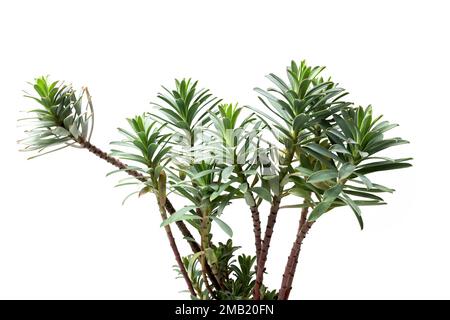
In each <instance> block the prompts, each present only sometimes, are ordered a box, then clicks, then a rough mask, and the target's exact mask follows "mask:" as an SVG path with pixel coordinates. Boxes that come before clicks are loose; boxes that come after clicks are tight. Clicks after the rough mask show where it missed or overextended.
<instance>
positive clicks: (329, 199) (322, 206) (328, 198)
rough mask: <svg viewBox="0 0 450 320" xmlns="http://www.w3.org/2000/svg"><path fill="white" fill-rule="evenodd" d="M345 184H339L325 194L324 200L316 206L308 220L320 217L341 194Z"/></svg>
mask: <svg viewBox="0 0 450 320" xmlns="http://www.w3.org/2000/svg"><path fill="white" fill-rule="evenodd" d="M342 188H343V186H342V185H341V184H337V185H335V186H333V187H331V188H330V189H328V190H327V191H325V193H324V194H323V200H322V201H321V202H320V203H319V204H318V205H316V206H315V208H314V209H313V211H311V214H310V215H309V217H308V221H316V220H317V219H319V217H320V216H321V215H323V214H324V213H325V212H327V211H328V209H329V208H330V206H331V204H332V203H333V201H334V200H335V199H336V198H337V197H338V196H339V194H340V193H341V192H342Z"/></svg>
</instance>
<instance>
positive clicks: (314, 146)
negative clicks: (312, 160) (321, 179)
mask: <svg viewBox="0 0 450 320" xmlns="http://www.w3.org/2000/svg"><path fill="white" fill-rule="evenodd" d="M304 148H306V149H310V150H312V151H314V152H317V153H318V154H320V155H322V156H324V157H327V158H331V159H334V160H336V161H342V160H341V159H340V158H339V157H338V156H337V155H335V154H334V153H332V152H331V151H330V150H328V149H326V148H324V147H322V146H321V145H319V144H317V143H309V144H307V145H306V146H304Z"/></svg>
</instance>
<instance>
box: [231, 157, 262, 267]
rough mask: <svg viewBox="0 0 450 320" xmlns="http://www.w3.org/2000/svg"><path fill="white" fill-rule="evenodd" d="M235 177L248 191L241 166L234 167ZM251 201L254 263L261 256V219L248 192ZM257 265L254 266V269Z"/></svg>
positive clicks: (248, 187) (253, 198)
mask: <svg viewBox="0 0 450 320" xmlns="http://www.w3.org/2000/svg"><path fill="white" fill-rule="evenodd" d="M235 163H237V156H236V155H235ZM236 169H237V175H238V177H239V178H240V180H241V182H242V183H245V184H247V189H248V190H250V185H249V183H248V181H247V178H246V177H245V175H244V173H243V169H242V166H241V165H239V164H238V165H236ZM249 193H250V196H251V199H252V201H253V203H254V205H253V206H250V212H251V213H252V221H253V234H254V236H255V252H256V261H259V257H260V255H261V218H260V215H259V210H258V206H257V205H256V201H255V197H254V196H253V193H252V192H251V191H249ZM257 267H258V264H256V268H257Z"/></svg>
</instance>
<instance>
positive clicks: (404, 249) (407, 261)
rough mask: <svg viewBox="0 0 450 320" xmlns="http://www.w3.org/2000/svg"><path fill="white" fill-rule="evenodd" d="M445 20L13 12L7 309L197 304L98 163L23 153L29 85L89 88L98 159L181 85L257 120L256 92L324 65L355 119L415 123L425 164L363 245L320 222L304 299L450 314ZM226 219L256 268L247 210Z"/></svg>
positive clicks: (227, 9)
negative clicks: (289, 69)
mask: <svg viewBox="0 0 450 320" xmlns="http://www.w3.org/2000/svg"><path fill="white" fill-rule="evenodd" d="M448 14H449V7H448V5H447V2H446V1H421V2H418V1H373V2H370V3H369V2H368V1H279V0H278V1H261V0H259V1H255V2H251V1H231V0H229V1H223V2H218V1H167V0H166V1H152V2H150V1H130V0H128V1H81V0H77V1H43V0H41V1H17V0H15V1H3V2H1V4H0V93H1V99H0V105H1V113H0V114H1V117H2V120H1V126H0V130H1V132H0V134H1V137H2V148H1V157H0V161H1V168H2V172H1V174H0V177H1V183H0V188H1V193H0V199H1V201H0V298H26V299H28V298H39V299H49V298H59V299H67V298H75V299H78V298H84V299H94V298H102V299H109V298H114V299H116V298H117V299H119V298H120V299H122V298H123V299H130V298H132V299H163V298H177V299H178V298H183V297H186V296H185V295H184V294H181V293H178V291H179V290H184V289H185V284H184V283H183V281H182V280H175V279H174V276H175V274H174V272H173V271H172V268H171V266H172V265H173V264H174V261H173V257H172V252H171V251H170V250H169V247H168V244H167V239H166V238H165V234H164V232H163V231H162V230H161V229H160V228H159V224H160V217H159V214H158V213H157V211H156V207H155V203H154V202H153V199H151V198H149V197H148V198H144V199H139V200H138V199H135V198H133V199H132V200H131V201H129V202H128V203H127V204H126V205H125V206H121V201H122V199H123V197H124V196H125V195H126V194H127V193H128V192H127V190H124V189H120V188H116V189H115V188H113V185H114V184H115V182H116V181H117V179H118V177H109V178H105V174H106V173H107V172H109V171H110V170H111V169H112V168H110V167H109V166H108V165H107V164H106V163H104V162H102V161H100V160H98V159H96V158H94V157H93V156H92V155H90V154H89V153H88V152H86V151H84V150H78V149H72V150H68V149H66V150H64V151H62V152H59V153H54V154H51V155H49V156H47V157H43V158H39V159H36V160H32V161H27V160H26V157H27V155H26V154H23V153H19V152H18V151H17V150H18V146H17V145H16V140H17V139H18V138H19V137H20V136H21V132H20V130H19V129H17V128H16V119H17V118H18V117H19V116H20V114H19V110H23V109H27V108H29V107H32V104H31V101H27V100H25V99H24V98H23V97H22V93H21V90H22V89H26V88H27V86H26V83H25V82H26V81H30V80H32V79H33V78H34V77H36V76H39V75H42V74H49V75H51V77H52V79H65V80H68V81H71V82H72V83H73V84H74V85H75V86H77V87H81V86H82V85H88V86H89V88H90V91H91V93H92V95H93V99H94V104H95V107H96V119H97V120H96V128H95V133H94V136H93V140H92V141H93V142H94V143H95V144H97V145H98V146H99V147H101V148H104V149H105V150H108V148H109V145H108V143H109V141H111V140H115V139H117V138H118V137H119V135H118V134H117V131H116V127H118V126H123V125H125V122H124V118H125V117H127V116H132V115H135V114H138V113H141V112H144V111H148V110H149V108H150V106H149V102H150V101H151V100H155V96H156V93H157V92H158V91H159V89H160V85H161V84H165V85H168V86H170V85H172V83H173V82H172V81H173V79H174V78H175V77H193V78H195V79H199V80H200V84H201V85H203V86H207V87H208V88H210V89H211V90H212V91H213V92H214V93H215V94H216V95H218V96H220V97H222V98H224V99H225V100H226V101H230V102H235V101H238V102H239V103H241V104H252V105H257V99H256V94H255V93H254V92H253V91H252V89H253V87H255V86H262V87H266V86H267V85H268V82H267V81H266V80H265V79H264V75H266V74H267V73H269V72H275V73H277V74H283V72H284V70H285V66H286V65H287V64H288V63H289V62H290V60H291V59H295V60H297V61H299V60H301V59H307V60H308V62H309V63H311V64H320V65H326V66H327V67H328V68H327V72H328V74H330V75H332V76H333V78H334V79H335V80H336V81H338V82H340V83H341V85H342V86H344V87H345V88H347V89H348V90H349V91H350V92H351V99H352V100H353V101H356V102H358V103H360V104H363V105H367V104H373V106H374V108H375V111H376V113H382V114H384V115H385V117H386V119H388V120H390V121H393V122H397V123H400V125H401V126H400V127H399V128H397V129H395V132H393V134H394V135H398V136H401V137H404V138H406V139H408V140H410V141H411V144H410V145H407V146H402V147H399V148H398V149H397V152H396V155H398V156H413V157H414V161H413V163H414V167H413V168H410V169H406V170H399V171H396V172H388V173H385V174H382V175H380V176H379V179H378V181H377V182H380V183H383V184H386V185H388V186H392V187H394V188H395V189H397V192H396V193H395V194H394V195H393V196H389V197H387V200H388V202H389V204H388V205H387V206H384V207H375V208H365V209H364V212H363V214H364V218H365V223H366V228H365V230H364V231H360V230H359V227H358V225H357V222H356V220H355V219H354V216H353V214H352V213H351V212H350V210H349V209H344V210H337V211H333V212H332V213H330V214H327V215H325V216H324V217H323V218H321V219H320V220H319V222H318V223H317V224H316V225H315V226H314V227H313V229H312V230H311V232H310V234H309V236H308V238H307V240H306V241H305V243H304V246H303V250H302V253H301V258H300V263H299V268H298V273H297V277H296V279H295V287H294V291H293V294H292V298H296V299H317V298H323V299H335V298H341V299H368V298H374V299H383V298H387V299H397V298H406V299H410V298H414V299H415V298H425V299H431V298H447V299H448V298H450V275H449V270H450V252H449V245H450V232H449V224H450V212H449V209H448V199H449V193H448V178H449V174H448V170H447V169H446V165H447V155H448V146H447V145H448V143H447V140H448V127H449V126H448V119H449V115H450V114H449V105H448V88H449V81H448V74H449V71H450V63H449V56H450V50H449V31H450V22H449V20H448ZM175 203H176V205H177V206H181V205H182V202H180V201H178V200H175ZM264 214H267V212H265V213H264ZM224 219H225V220H226V221H228V222H229V223H230V224H231V225H232V226H233V228H234V231H235V237H234V240H235V242H236V243H237V244H240V245H242V246H243V250H244V251H245V252H247V253H249V252H251V250H252V249H253V240H252V232H251V221H250V216H249V212H248V211H247V210H246V209H244V205H243V204H242V203H237V204H234V205H233V206H232V207H231V208H229V209H228V210H227V211H226V213H225V215H224ZM297 220H298V212H296V211H285V212H282V213H281V214H280V215H279V221H278V224H277V226H276V229H275V235H274V237H275V238H274V244H273V246H272V248H271V249H272V251H271V253H270V255H269V261H270V262H269V264H268V271H269V275H268V276H267V282H268V284H269V286H270V287H273V288H278V286H279V284H280V281H281V278H280V276H281V272H282V269H283V268H284V263H285V260H286V257H287V254H288V251H289V249H290V246H291V243H292V241H293V239H294V238H293V237H294V230H295V228H296V224H297ZM217 234H218V236H219V237H222V234H221V233H220V231H218V233H217ZM222 238H223V237H222ZM182 249H183V251H184V252H188V250H187V248H186V247H184V246H182Z"/></svg>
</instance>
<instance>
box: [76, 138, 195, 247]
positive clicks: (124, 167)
mask: <svg viewBox="0 0 450 320" xmlns="http://www.w3.org/2000/svg"><path fill="white" fill-rule="evenodd" d="M78 143H79V144H80V145H81V146H82V147H83V148H86V149H87V150H88V151H89V152H91V153H93V154H95V155H96V156H97V157H99V158H101V159H103V160H105V161H106V162H108V163H110V164H112V165H113V166H115V167H117V168H119V169H122V170H124V171H125V172H126V173H128V174H129V175H130V176H133V177H135V178H136V179H137V180H139V181H141V182H146V181H147V179H146V178H145V176H144V175H142V174H141V173H139V172H138V171H136V170H132V169H128V170H127V165H126V164H124V163H123V162H122V161H120V160H119V159H117V158H114V157H112V156H110V155H108V154H107V153H106V152H104V151H102V150H100V149H99V148H97V147H96V146H94V145H93V144H91V143H90V142H89V141H86V140H84V139H83V138H82V137H79V138H78ZM165 208H166V210H167V212H168V213H169V214H171V215H172V214H174V213H175V211H176V210H175V208H174V207H173V205H172V203H171V202H170V201H169V199H167V200H166V203H165ZM176 225H177V227H178V229H180V231H181V233H182V235H183V237H184V238H185V239H186V240H187V241H188V243H189V246H190V247H191V249H192V251H193V252H194V253H197V252H199V251H201V250H200V245H199V244H198V243H197V242H196V241H195V240H193V239H194V237H193V236H192V233H191V232H190V231H189V229H188V228H187V227H186V225H185V224H184V222H183V221H177V222H176Z"/></svg>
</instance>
